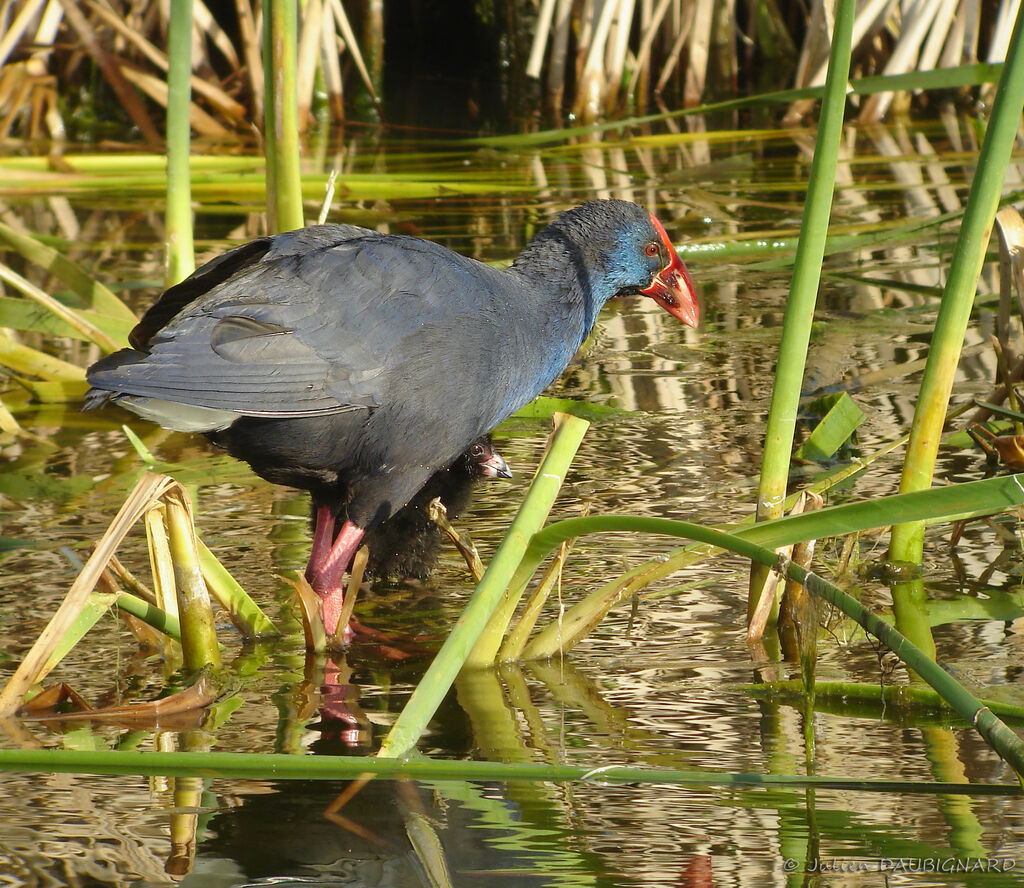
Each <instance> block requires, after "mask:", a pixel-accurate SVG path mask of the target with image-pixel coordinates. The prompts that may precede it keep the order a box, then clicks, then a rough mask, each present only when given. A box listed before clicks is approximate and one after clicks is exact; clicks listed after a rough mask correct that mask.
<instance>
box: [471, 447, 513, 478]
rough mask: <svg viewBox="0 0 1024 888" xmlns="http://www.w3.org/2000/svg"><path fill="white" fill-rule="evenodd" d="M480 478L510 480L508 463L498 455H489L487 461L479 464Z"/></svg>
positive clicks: (510, 473) (510, 471)
mask: <svg viewBox="0 0 1024 888" xmlns="http://www.w3.org/2000/svg"><path fill="white" fill-rule="evenodd" d="M478 469H479V472H480V477H481V478H511V477H512V470H511V469H510V468H509V467H508V463H507V462H505V460H504V459H503V458H502V456H501V454H500V453H493V452H492V453H491V455H490V456H489V457H487V459H485V460H484V461H483V462H481V463H480V465H479V467H478Z"/></svg>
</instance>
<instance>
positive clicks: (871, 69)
mask: <svg viewBox="0 0 1024 888" xmlns="http://www.w3.org/2000/svg"><path fill="white" fill-rule="evenodd" d="M1019 5H1020V4H1019V0H999V2H991V0H989V2H978V0H918V2H900V0H863V2H860V3H858V4H857V9H856V13H855V17H854V21H853V23H852V42H851V45H852V59H851V69H850V70H851V75H852V76H853V77H864V76H870V75H875V74H889V75H891V74H900V73H908V72H916V73H920V74H923V73H925V72H930V71H934V70H936V69H943V68H951V67H956V66H962V65H970V64H975V63H979V62H987V63H997V62H1001V61H1002V60H1003V59H1004V57H1005V54H1006V47H1007V45H1008V43H1009V38H1010V31H1011V29H1012V25H1013V21H1014V19H1015V18H1016V15H1017V11H1018V9H1019ZM300 6H301V9H299V13H298V20H297V22H296V28H297V52H296V58H295V61H294V71H293V72H292V73H294V76H295V78H296V85H295V92H294V95H295V98H296V103H297V114H298V125H299V129H300V130H305V129H307V128H309V127H310V126H311V125H313V124H314V123H315V122H317V121H319V122H321V123H341V122H343V121H345V120H346V119H361V120H381V119H383V120H385V121H387V120H389V117H390V109H389V101H388V100H389V97H393V96H395V94H396V91H401V90H402V89H403V88H405V87H408V85H409V78H410V76H412V77H413V79H415V74H416V72H422V71H423V70H425V69H423V68H416V67H412V68H410V67H409V65H410V60H409V58H408V48H409V46H410V43H409V42H407V41H399V40H397V39H396V38H395V35H396V34H397V33H401V31H402V30H403V29H404V30H409V29H410V28H414V29H419V28H421V27H427V26H429V28H430V29H431V30H430V31H428V32H427V33H419V34H417V38H418V41H419V42H420V43H421V44H429V43H431V42H437V41H442V42H443V41H445V39H446V34H447V35H448V39H450V40H451V41H452V44H453V46H454V50H453V52H452V53H450V54H449V55H450V56H451V57H452V61H451V64H452V65H455V66H459V65H463V66H464V69H465V73H466V74H467V75H469V76H471V77H473V78H476V79H477V80H479V81H481V82H482V83H483V86H482V87H481V89H483V90H484V91H489V92H491V93H493V94H494V95H495V96H497V97H498V104H499V105H500V106H501V107H502V109H503V111H504V112H505V113H507V114H508V115H510V116H511V119H512V120H513V121H514V123H513V124H512V125H513V126H514V127H515V128H522V129H532V128H536V127H538V126H542V125H546V124H564V123H565V122H567V121H568V120H571V119H578V120H582V121H585V122H586V121H593V120H596V119H599V118H602V117H605V116H609V115H618V114H622V113H624V112H639V113H643V112H644V111H646V110H647V109H648V108H653V107H655V106H656V107H657V108H660V109H661V110H667V109H670V108H679V107H693V106H696V105H698V104H701V103H706V102H708V101H713V100H715V99H719V98H723V97H730V98H731V97H735V96H736V95H750V94H754V93H758V92H764V91H766V90H778V89H786V88H802V87H809V86H820V85H822V84H823V83H824V80H825V71H826V67H827V62H828V52H829V45H830V39H831V29H832V25H833V22H834V10H833V3H832V2H829V0H813V2H811V3H810V4H809V15H808V9H807V5H805V4H803V3H798V2H784V0H749V2H747V3H737V2H735V0H728V2H715V0H639V2H638V0H606V2H600V0H586V2H574V0H534V2H528V0H498V2H496V3H494V4H487V5H480V4H472V3H469V2H465V3H461V4H459V3H452V4H446V5H445V9H446V10H447V14H446V15H444V16H440V17H438V16H436V15H435V16H434V17H433V18H429V17H427V16H426V15H425V13H423V12H422V11H420V12H419V14H417V10H418V7H416V5H415V4H411V3H399V2H393V3H385V2H383V0H358V2H353V0H348V2H343V0H309V2H307V3H304V4H300ZM170 10H171V4H165V3H158V4H154V3H148V2H145V0H85V2H76V0H7V2H5V3H3V5H2V6H0V66H2V68H0V137H9V136H19V137H23V138H31V139H35V138H41V137H44V136H49V137H63V136H65V135H69V134H72V135H73V134H79V133H82V132H88V131H95V130H96V129H97V128H98V129H99V130H100V131H101V132H102V129H103V124H102V123H101V122H107V123H116V124H117V125H118V126H123V124H124V123H125V122H128V123H130V124H131V125H132V126H133V127H134V128H135V130H136V131H137V133H138V136H139V138H141V139H142V140H143V141H145V142H146V143H149V144H150V145H152V146H156V145H158V144H159V143H160V139H161V133H162V132H163V129H164V121H165V119H166V115H165V110H166V107H167V104H168V86H167V82H168V79H167V72H168V70H169V68H170V67H171V60H170V57H169V51H168V34H169V33H170V32H171V31H172V28H171V20H170V15H171V13H170ZM466 19H469V20H470V21H471V27H472V31H471V32H467V31H466V29H465V26H464V25H463V24H462V23H463V22H464V21H465V20H466ZM263 21H264V11H263V9H262V8H261V6H260V4H258V3H257V4H254V3H253V2H252V0H235V2H233V3H228V2H224V0H220V2H214V0H207V2H203V0H195V3H194V5H193V11H192V27H191V34H192V39H191V46H190V47H185V48H182V47H180V44H179V50H178V51H179V52H180V51H183V49H189V50H190V56H191V58H190V66H191V70H192V78H191V87H192V92H193V96H192V101H191V105H190V110H189V121H190V125H191V127H192V129H193V130H194V132H195V133H196V134H197V135H199V136H202V137H206V138H212V139H218V138H226V137H228V136H229V135H237V134H239V133H242V134H248V133H251V131H252V127H253V123H254V121H258V120H260V119H261V118H262V116H263V110H264V94H265V90H266V82H265V72H264V70H263V63H262V61H261V59H262V55H261V45H262V40H263V34H264V28H263ZM396 29H397V30H396ZM467 33H469V34H470V36H469V37H467V36H466V34H467ZM389 35H390V37H389ZM413 45H415V44H413ZM460 46H461V49H460ZM411 64H413V65H415V64H416V60H415V59H413V60H412V63H411ZM289 70H290V71H291V68H290V69H289ZM915 88H916V87H914V86H913V85H912V86H911V88H910V90H907V91H902V92H890V91H887V92H879V93H877V94H873V95H871V96H868V97H866V98H865V99H864V100H863V102H861V103H860V107H859V110H858V114H859V119H860V120H861V121H863V122H867V121H877V120H880V119H882V118H883V117H884V116H885V115H886V114H887V113H889V112H890V111H891V110H894V109H895V110H898V109H901V108H905V107H907V105H908V104H909V103H910V102H911V101H912V100H913V97H914V92H913V90H914V89H915ZM918 100H919V101H927V99H926V98H925V97H923V96H922V95H921V94H920V93H918ZM478 101H479V97H477V99H476V100H474V99H473V98H467V99H466V102H467V104H468V105H469V106H470V107H469V109H468V112H467V113H468V114H469V116H470V117H472V116H473V114H479V109H478V108H475V107H474V106H475V105H476V104H477V103H478ZM814 104H815V103H814V100H813V99H804V100H802V101H799V102H795V103H793V105H791V106H790V108H789V113H788V114H787V116H786V119H787V121H789V122H796V121H799V120H800V119H802V118H803V117H805V116H806V115H807V114H808V113H810V112H812V111H813V109H814ZM395 122H401V121H395ZM490 125H497V126H502V125H508V123H507V121H506V122H505V123H498V124H495V123H494V121H490Z"/></svg>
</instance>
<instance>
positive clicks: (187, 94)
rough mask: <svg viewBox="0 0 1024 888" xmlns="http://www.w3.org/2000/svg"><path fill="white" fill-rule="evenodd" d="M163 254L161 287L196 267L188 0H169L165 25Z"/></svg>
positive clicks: (190, 13)
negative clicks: (165, 116) (167, 23)
mask: <svg viewBox="0 0 1024 888" xmlns="http://www.w3.org/2000/svg"><path fill="white" fill-rule="evenodd" d="M167 61H168V68H167V207H166V237H167V255H166V261H165V264H164V286H165V287H171V286H173V285H174V284H176V283H178V282H179V281H182V280H184V279H185V278H187V277H188V276H189V275H190V274H192V272H193V271H195V267H196V260H195V249H194V247H193V244H192V177H191V171H190V168H189V148H190V145H191V138H192V127H191V125H190V123H189V114H190V110H191V109H190V105H191V102H192V86H191V81H192V0H171V18H170V22H169V25H168V29H167Z"/></svg>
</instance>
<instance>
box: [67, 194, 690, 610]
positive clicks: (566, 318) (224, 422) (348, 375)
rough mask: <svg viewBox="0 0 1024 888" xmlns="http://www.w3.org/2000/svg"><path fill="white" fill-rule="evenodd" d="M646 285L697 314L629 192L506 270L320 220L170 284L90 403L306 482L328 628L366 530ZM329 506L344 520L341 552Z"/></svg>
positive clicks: (540, 238)
mask: <svg viewBox="0 0 1024 888" xmlns="http://www.w3.org/2000/svg"><path fill="white" fill-rule="evenodd" d="M638 293H643V294H644V295H648V296H651V297H652V298H653V299H655V301H657V302H658V303H659V304H661V305H662V306H663V307H664V308H666V310H668V311H669V312H670V313H672V314H674V315H675V316H676V317H678V318H679V319H680V320H682V321H684V323H687V324H690V325H695V324H696V321H697V303H696V298H695V296H694V293H693V287H692V284H691V282H690V280H689V276H688V274H687V272H686V268H685V266H684V265H683V264H682V262H680V260H679V258H678V256H677V255H676V254H675V252H674V250H673V248H672V246H671V243H670V242H669V239H668V236H667V235H666V234H665V231H664V229H663V228H662V227H661V225H660V223H658V221H657V220H656V219H655V218H654V217H653V216H652V215H651V214H649V213H648V212H647V211H646V210H643V209H641V208H640V207H638V206H636V205H635V204H631V203H628V202H625V201H591V202H590V203H587V204H584V205H582V206H580V207H576V208H575V209H573V210H569V211H567V212H566V213H563V214H562V215H561V216H559V217H558V218H557V219H556V220H555V221H554V222H553V223H552V224H551V225H550V226H548V227H547V228H546V229H544V230H543V231H541V232H540V233H539V234H538V235H537V236H536V237H534V239H533V240H531V241H530V243H529V244H528V245H527V246H526V248H525V249H524V250H523V251H522V253H520V255H519V256H518V257H517V258H516V260H515V262H514V263H513V265H512V266H511V267H510V268H508V269H504V270H498V269H494V268H491V267H490V266H487V265H484V264H483V263H480V262H477V261H475V260H473V259H469V258H466V257H464V256H460V255H458V254H456V253H453V252H452V251H450V250H448V249H446V248H444V247H442V246H440V245H439V244H435V243H431V242H429V241H424V240H419V239H417V238H411V237H404V236H397V235H384V234H379V233H377V232H374V231H370V230H367V229H362V228H357V227H354V226H350V225H318V226H313V227H310V228H304V229H300V230H298V231H293V232H289V233H286V234H280V235H274V236H271V237H265V238H260V239H258V240H256V241H253V242H252V243H249V244H246V245H244V246H241V247H238V248H236V249H234V250H231V251H229V252H227V253H225V254H224V255H222V256H220V257H218V258H217V259H215V260H213V261H212V262H210V263H207V264H206V265H204V266H203V267H202V268H200V269H199V270H198V271H196V273H195V274H193V275H192V276H191V277H190V278H188V279H187V280H185V281H183V282H182V283H181V284H178V285H177V286H175V287H171V288H170V289H169V290H168V291H167V292H166V293H164V295H163V296H162V297H161V299H160V300H159V301H158V302H157V303H156V304H155V305H154V306H153V307H152V308H151V309H150V310H149V311H148V312H147V313H146V314H145V316H144V317H143V318H142V320H141V321H140V323H139V325H138V326H137V327H136V328H135V330H134V331H133V333H132V336H131V344H132V346H133V347H132V348H129V349H123V350H121V351H119V352H116V353H114V354H112V355H109V356H107V357H105V358H103V359H102V360H100V361H98V362H97V363H96V364H94V365H93V366H92V367H91V368H90V369H89V371H88V379H89V382H90V384H91V385H92V390H91V391H90V393H89V395H88V396H87V403H86V406H87V407H95V406H99V405H100V404H103V403H106V402H109V401H113V402H116V403H119V404H121V405H122V406H125V407H127V408H129V409H130V410H133V411H135V412H136V413H138V414H139V415H140V416H143V417H145V418H148V419H152V420H154V421H156V422H158V423H160V424H161V425H164V426H166V427H168V428H175V429H180V430H183V431H197V432H203V433H204V434H206V435H207V436H208V437H209V438H210V439H211V440H213V441H215V442H216V443H218V444H220V445H221V446H223V447H225V448H226V449H227V450H228V451H229V452H230V453H231V454H232V455H234V456H236V457H238V458H239V459H243V460H245V461H246V462H248V463H249V464H250V465H251V466H252V468H253V470H254V471H256V472H257V473H258V474H260V475H262V476H263V477H264V478H266V479H268V480H269V481H273V482H275V483H279V484H285V485H288V486H291V487H297V488H300V489H303V490H308V491H309V492H310V493H311V494H312V497H313V502H314V507H315V508H316V509H317V514H318V518H322V519H323V520H324V521H325V522H326V521H328V520H330V521H331V522H332V527H330V528H326V527H325V528H324V530H323V533H320V532H319V528H318V533H317V535H316V536H315V537H314V546H313V553H312V555H311V560H310V567H309V570H308V571H307V575H308V576H310V578H311V582H313V585H314V588H316V589H317V591H318V592H320V593H321V594H322V595H323V596H325V604H324V611H325V621H326V622H327V623H328V628H329V629H331V630H333V626H331V625H330V621H331V617H329V616H328V615H327V610H328V603H327V600H326V599H327V598H329V597H338V596H340V588H341V583H340V579H341V574H342V573H343V571H344V570H345V569H346V567H347V565H348V561H349V560H350V558H351V555H352V553H353V552H354V551H355V548H356V546H357V545H358V543H359V540H360V539H361V537H362V535H363V533H364V532H365V531H366V530H367V529H369V528H371V527H373V526H374V525H375V524H378V523H379V522H381V521H383V520H385V519H386V518H388V517H389V516H390V515H392V514H394V513H395V512H396V511H397V510H398V509H400V508H401V507H402V506H403V505H404V504H405V503H407V502H408V501H409V500H410V499H411V498H412V497H413V496H414V495H415V494H416V492H417V491H418V490H419V489H420V488H422V487H423V485H424V484H425V483H426V482H427V480H428V479H429V478H430V477H431V476H432V475H434V473H436V472H438V471H439V470H441V469H443V468H444V467H446V466H448V465H451V463H452V462H453V461H454V460H455V459H456V457H457V456H458V455H459V454H460V453H462V452H463V451H464V450H465V449H466V448H467V447H468V446H469V445H470V444H471V442H473V441H474V440H475V439H476V438H478V437H479V436H481V435H483V434H484V433H486V432H488V431H489V430H490V429H492V428H493V427H494V426H496V425H497V424H498V423H500V422H501V421H502V420H503V419H505V418H506V417H507V416H509V415H510V414H511V413H513V412H514V411H515V410H517V409H519V408H520V407H522V406H523V405H524V404H526V403H528V402H529V401H530V400H531V399H532V398H534V397H535V396H536V395H537V394H539V393H540V392H541V391H543V390H544V389H545V388H546V387H547V386H548V385H549V384H550V383H551V382H552V381H553V380H554V379H555V378H556V377H557V376H558V375H559V374H560V373H561V372H562V370H563V369H564V368H565V366H566V365H567V364H568V363H569V361H570V359H571V358H572V356H573V355H574V354H575V352H576V350H577V349H578V348H579V346H580V345H581V343H582V342H583V340H584V339H585V338H586V336H587V335H588V334H589V333H590V331H591V329H592V328H593V325H594V322H595V320H596V318H597V314H598V312H599V311H600V309H601V307H602V306H603V305H604V303H605V302H607V301H608V300H609V299H611V298H612V297H614V296H619V295H628V294H638ZM335 515H338V517H340V518H343V520H344V522H345V523H344V526H343V528H342V533H341V534H339V535H338V541H337V542H336V544H335V545H334V546H333V548H330V540H331V539H332V537H333V536H334V533H333V518H334V516H335ZM314 562H315V563H314ZM342 562H343V563H342ZM333 610H334V604H331V611H332V612H333Z"/></svg>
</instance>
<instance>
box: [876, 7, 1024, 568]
mask: <svg viewBox="0 0 1024 888" xmlns="http://www.w3.org/2000/svg"><path fill="white" fill-rule="evenodd" d="M1022 30H1024V15H1018V16H1017V22H1016V24H1015V25H1014V28H1013V36H1012V37H1011V38H1010V46H1009V49H1008V50H1007V54H1006V64H1005V65H1004V67H1003V74H1002V77H1000V79H999V86H998V87H997V89H996V97H995V101H994V102H993V105H992V118H991V120H990V121H989V124H988V128H987V130H986V132H985V138H984V141H983V142H982V145H981V151H980V153H979V155H978V164H977V172H976V174H975V177H974V181H973V182H972V183H971V191H970V194H969V195H968V198H967V206H966V208H965V210H964V220H963V224H962V225H961V227H960V234H959V236H958V237H957V242H956V246H955V247H954V249H953V260H952V262H951V264H950V267H949V278H948V280H947V281H946V288H945V290H944V291H943V295H942V303H941V305H940V306H939V315H938V318H937V319H936V321H935V332H934V333H933V334H932V341H931V348H930V349H929V351H928V360H927V363H926V364H925V370H924V377H923V378H922V380H921V389H920V392H919V393H918V399H917V407H916V408H915V410H914V421H913V425H912V426H911V430H910V442H909V443H908V445H907V453H906V458H905V459H904V462H903V475H902V477H901V479H900V491H901V492H907V491H911V490H923V489H925V488H927V487H929V486H931V483H932V473H933V471H934V469H935V457H936V455H937V453H938V448H939V438H940V437H941V435H942V425H943V423H944V422H945V419H946V408H947V406H948V404H949V396H950V392H951V391H952V389H953V377H954V374H955V373H956V368H957V364H958V363H959V359H960V352H961V350H962V349H963V344H964V336H965V335H966V333H967V323H968V321H969V320H970V316H971V308H972V307H973V305H974V295H975V292H976V290H977V286H978V278H979V276H980V275H981V269H982V266H983V265H984V262H985V252H986V250H987V249H988V243H989V239H990V237H991V234H992V222H993V219H994V218H995V214H996V210H997V209H998V207H999V197H1000V193H1001V191H1002V185H1003V179H1004V177H1005V175H1006V168H1007V165H1008V163H1009V159H1010V152H1011V150H1012V149H1013V145H1014V140H1015V138H1016V136H1017V127H1018V125H1019V123H1020V114H1021V108H1022V107H1024V50H1022V44H1021V40H1022V36H1021V35H1022ZM923 551H924V524H923V523H920V522H915V523H912V524H899V525H897V526H896V527H894V528H893V531H892V538H891V540H890V543H889V558H890V559H892V560H893V561H904V562H912V563H915V564H919V563H920V562H921V557H922V554H923Z"/></svg>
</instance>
